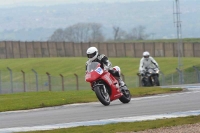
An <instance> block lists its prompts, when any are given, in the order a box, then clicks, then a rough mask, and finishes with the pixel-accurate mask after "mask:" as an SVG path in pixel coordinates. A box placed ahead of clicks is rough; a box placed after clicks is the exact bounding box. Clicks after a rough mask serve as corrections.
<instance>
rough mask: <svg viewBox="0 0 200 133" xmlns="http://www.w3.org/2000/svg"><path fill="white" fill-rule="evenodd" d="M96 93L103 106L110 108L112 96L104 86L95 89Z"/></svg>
mask: <svg viewBox="0 0 200 133" xmlns="http://www.w3.org/2000/svg"><path fill="white" fill-rule="evenodd" d="M94 91H95V94H96V96H97V98H98V99H99V101H100V102H101V103H102V104H103V105H105V106H108V105H109V104H110V96H109V93H108V91H107V89H106V88H105V87H104V86H96V87H95V88H94Z"/></svg>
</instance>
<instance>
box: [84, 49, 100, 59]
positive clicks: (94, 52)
mask: <svg viewBox="0 0 200 133" xmlns="http://www.w3.org/2000/svg"><path fill="white" fill-rule="evenodd" d="M86 53H87V57H88V59H89V60H90V61H93V60H95V59H96V58H97V55H98V50H97V48H96V47H90V48H88V49H87V52H86Z"/></svg>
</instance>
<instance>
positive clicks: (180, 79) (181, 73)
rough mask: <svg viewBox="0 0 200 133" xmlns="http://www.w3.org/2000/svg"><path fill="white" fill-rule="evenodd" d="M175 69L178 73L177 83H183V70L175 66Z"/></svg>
mask: <svg viewBox="0 0 200 133" xmlns="http://www.w3.org/2000/svg"><path fill="white" fill-rule="evenodd" d="M176 70H177V71H178V73H179V84H183V83H184V81H183V72H182V71H181V70H179V69H178V68H176Z"/></svg>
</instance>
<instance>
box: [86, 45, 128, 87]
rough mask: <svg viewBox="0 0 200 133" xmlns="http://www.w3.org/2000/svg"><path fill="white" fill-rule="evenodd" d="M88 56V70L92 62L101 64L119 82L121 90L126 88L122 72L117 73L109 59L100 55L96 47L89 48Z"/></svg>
mask: <svg viewBox="0 0 200 133" xmlns="http://www.w3.org/2000/svg"><path fill="white" fill-rule="evenodd" d="M86 54H87V57H88V61H87V62H86V69H87V65H88V64H89V63H90V62H99V63H100V64H101V68H102V69H104V70H108V72H110V73H111V74H112V75H113V76H114V77H115V79H116V80H117V81H118V82H119V85H120V89H123V88H124V87H125V86H126V84H125V83H124V81H123V80H122V78H121V76H120V72H118V71H116V70H115V68H114V69H113V67H112V63H111V62H110V61H109V60H108V57H106V56H105V55H104V54H99V53H98V49H97V48H96V47H89V48H88V49H87V51H86ZM117 69H118V68H117Z"/></svg>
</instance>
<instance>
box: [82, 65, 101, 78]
mask: <svg viewBox="0 0 200 133" xmlns="http://www.w3.org/2000/svg"><path fill="white" fill-rule="evenodd" d="M102 73H103V69H102V68H101V67H98V68H97V69H95V70H94V71H91V72H87V74H86V75H85V81H87V82H92V81H95V80H97V79H98V78H99V77H100V75H101V74H102Z"/></svg>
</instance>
